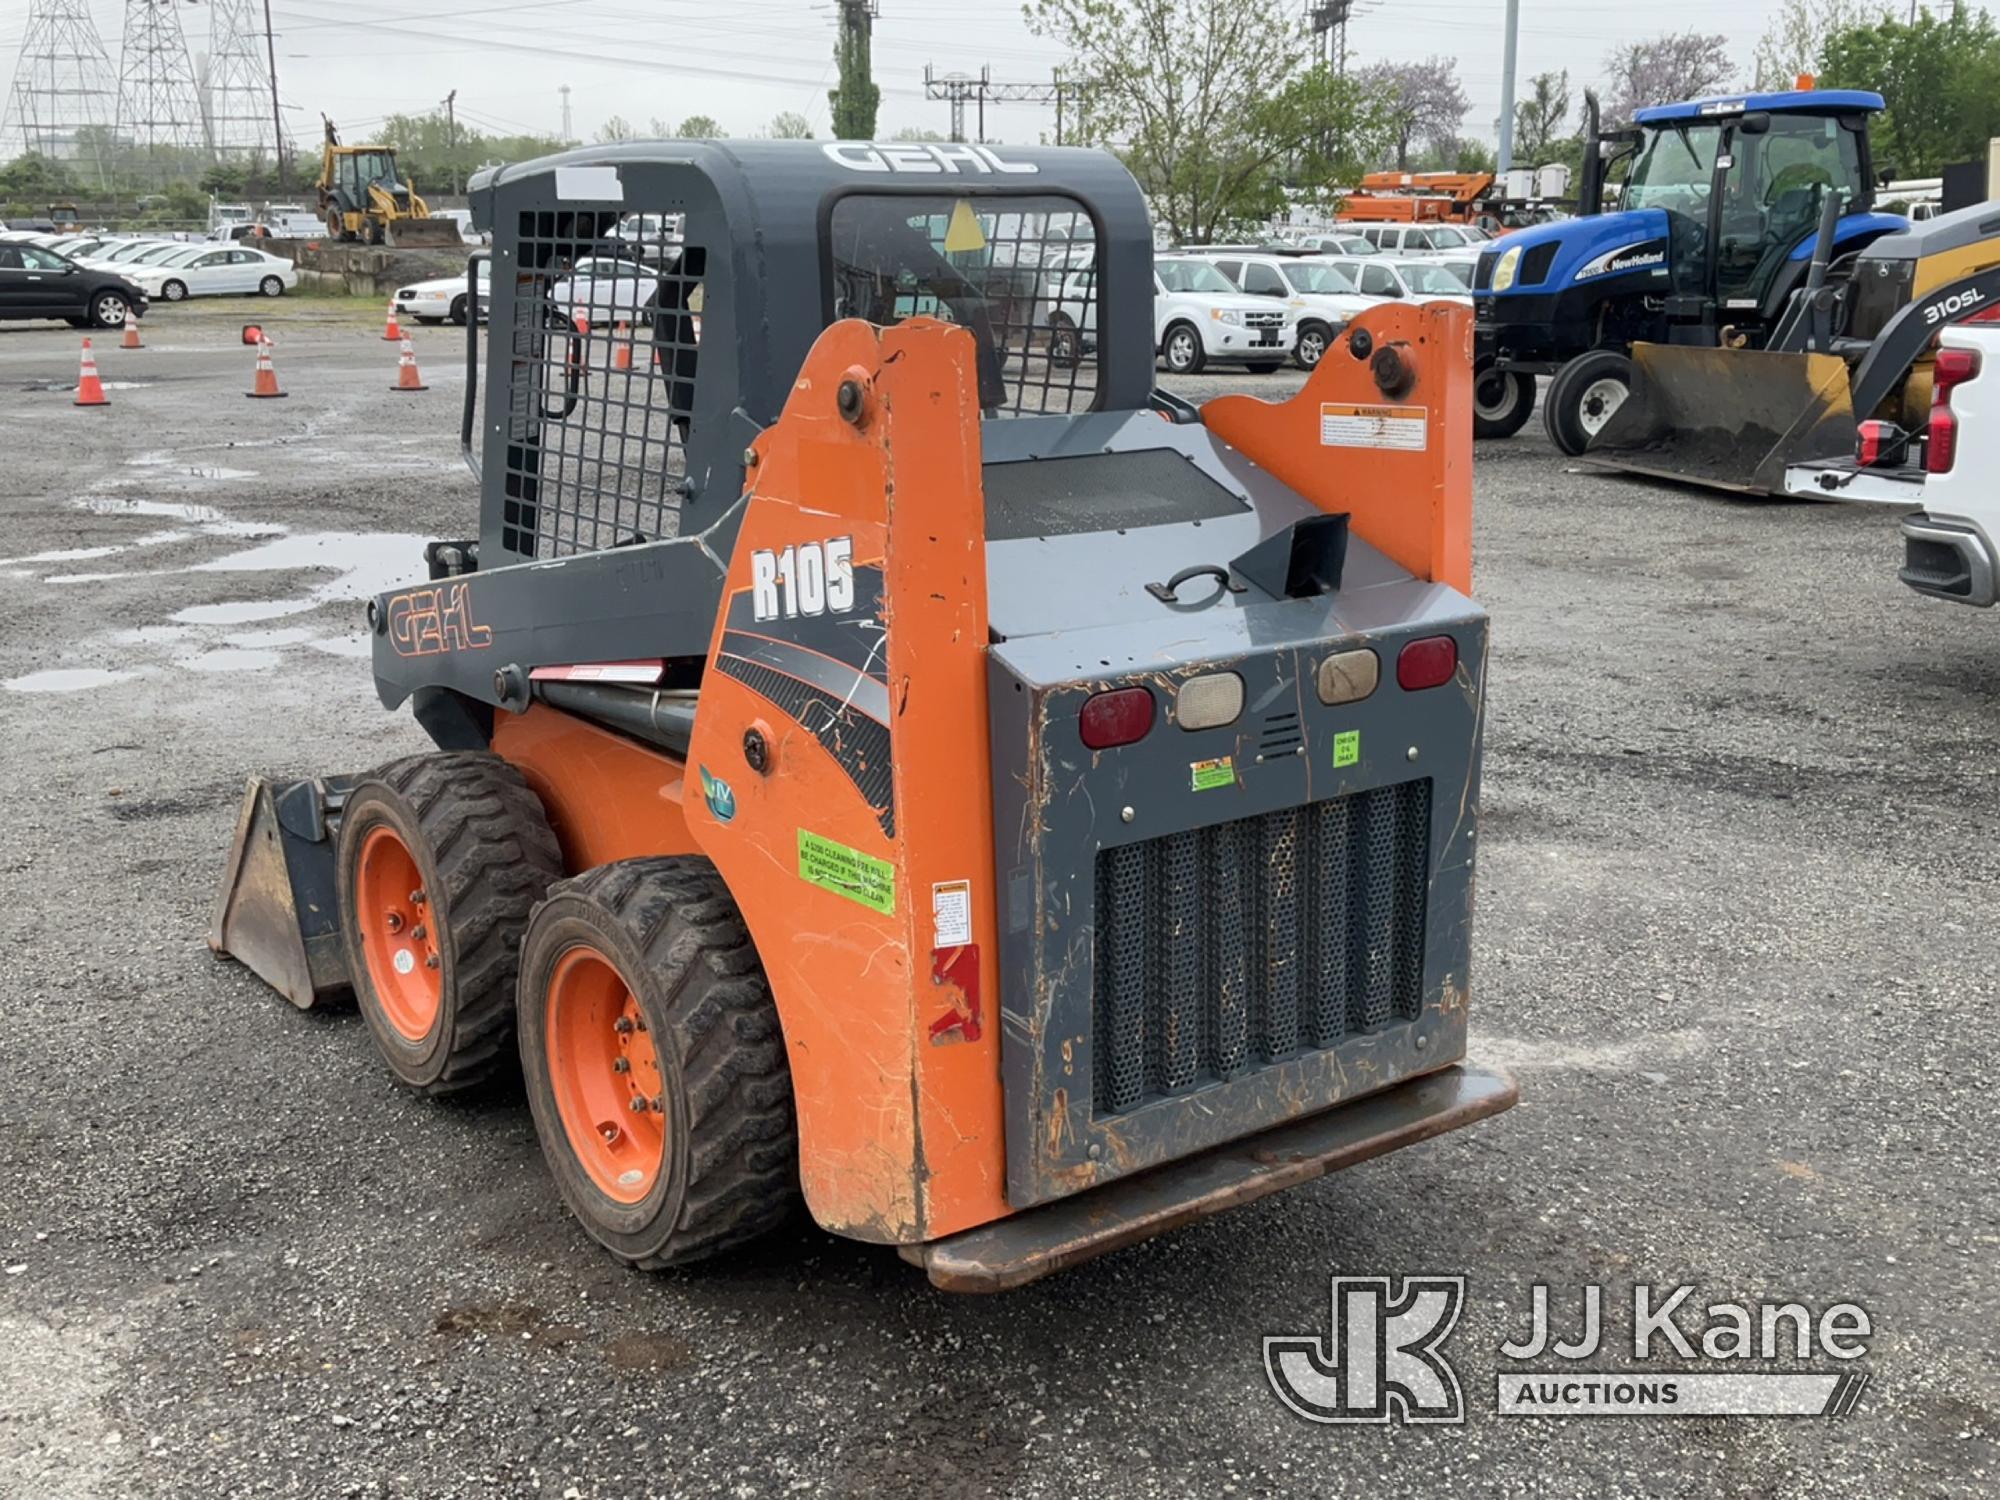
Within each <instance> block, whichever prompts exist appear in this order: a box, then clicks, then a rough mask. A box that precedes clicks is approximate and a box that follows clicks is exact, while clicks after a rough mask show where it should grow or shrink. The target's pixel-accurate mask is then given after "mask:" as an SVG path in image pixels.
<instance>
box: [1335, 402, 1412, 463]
mask: <svg viewBox="0 0 2000 1500" xmlns="http://www.w3.org/2000/svg"><path fill="white" fill-rule="evenodd" d="M1430 426H1431V424H1430V411H1429V409H1428V408H1426V407H1422V406H1362V405H1357V404H1355V403H1353V402H1348V401H1322V402H1321V403H1320V405H1319V441H1320V446H1321V447H1323V448H1394V449H1396V450H1398V451H1399V452H1403V453H1421V452H1423V451H1424V449H1425V448H1426V447H1428V446H1429V443H1430Z"/></svg>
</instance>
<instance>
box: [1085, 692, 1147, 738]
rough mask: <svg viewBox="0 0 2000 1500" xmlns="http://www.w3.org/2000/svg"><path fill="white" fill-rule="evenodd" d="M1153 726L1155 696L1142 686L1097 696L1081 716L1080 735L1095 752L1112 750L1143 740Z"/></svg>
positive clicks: (1092, 698)
mask: <svg viewBox="0 0 2000 1500" xmlns="http://www.w3.org/2000/svg"><path fill="white" fill-rule="evenodd" d="M1152 727H1153V695H1152V693H1151V692H1149V691H1148V690H1147V689H1145V688H1142V687H1132V688H1113V689H1112V690H1111V691H1110V692H1108V693H1097V694H1095V695H1093V696H1092V697H1091V699H1090V701H1089V702H1087V703H1085V704H1084V705H1083V712H1082V713H1081V714H1079V715H1077V720H1076V728H1077V733H1079V734H1080V735H1082V736H1083V742H1084V744H1086V745H1088V746H1089V747H1090V748H1091V749H1093V750H1112V749H1115V748H1117V747H1118V746H1119V745H1129V744H1131V743H1132V742H1133V741H1134V740H1143V739H1144V738H1145V737H1146V731H1147V730H1149V729H1151V728H1152Z"/></svg>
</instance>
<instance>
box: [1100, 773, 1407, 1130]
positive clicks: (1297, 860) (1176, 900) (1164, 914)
mask: <svg viewBox="0 0 2000 1500" xmlns="http://www.w3.org/2000/svg"><path fill="white" fill-rule="evenodd" d="M1430 814H1431V784H1430V782H1429V781H1409V782H1404V783H1402V784H1401V785H1399V786H1389V787H1376V788H1374V789H1372V790H1369V791H1365V792H1357V793H1355V794H1354V795H1352V796H1349V797H1342V798H1337V799H1334V800H1332V801H1327V802H1317V803H1313V804H1311V805H1310V806H1306V807H1293V808H1285V809H1281V810H1280V811H1277V812H1272V813H1266V814H1264V815H1263V816H1261V817H1255V818H1241V819H1238V820H1237V821H1235V822H1232V823H1222V824H1218V825H1216V826H1214V827H1211V828H1202V829H1196V830H1194V831H1191V832H1187V833H1176V834H1169V835H1168V836H1167V837H1165V838H1160V839H1151V840H1148V841H1147V842H1144V843H1139V844H1127V845H1125V846H1123V847H1121V848H1116V849H1106V850H1103V851H1101V852H1100V853H1099V855H1098V857H1097V891H1096V899H1097V912H1096V923H1097V928H1096V968H1095V973H1094V977H1093V993H1092V1018H1093V1019H1092V1026H1093V1030H1094V1036H1093V1039H1092V1041H1093V1048H1092V1051H1093V1057H1094V1059H1095V1070H1096V1077H1095V1095H1094V1097H1095V1111H1094V1112H1095V1113H1096V1114H1097V1115H1099V1116H1103V1115H1111V1114H1120V1113H1123V1112H1124V1111H1126V1110H1129V1109H1132V1108H1133V1107H1134V1106H1136V1105H1138V1104H1141V1103H1144V1102H1146V1101H1148V1100H1151V1099H1155V1098H1160V1097H1163V1096H1170V1095H1174V1094H1179V1093H1184V1092H1186V1091H1188V1090H1190V1089H1193V1088H1197V1087H1200V1086H1201V1085H1203V1084H1206V1083H1211V1082H1216V1081H1219V1080H1224V1079H1229V1078H1235V1077H1238V1076H1241V1075H1242V1074H1245V1073H1248V1072H1252V1071H1255V1070H1256V1069H1258V1068H1262V1067H1265V1066H1268V1065H1269V1064H1271V1063H1274V1062H1280V1061H1282V1060H1284V1059H1285V1058H1288V1057H1291V1056H1294V1055H1296V1054H1298V1053H1300V1052H1305V1051H1317V1050H1320V1049H1323V1048H1327V1047H1332V1046H1336V1045H1338V1044H1339V1043H1341V1042H1343V1041H1345V1040H1347V1039H1348V1038H1349V1037H1353V1036H1360V1035H1364V1034H1366V1033H1368V1032H1371V1031H1377V1030H1380V1029H1381V1028H1383V1027H1385V1026H1388V1025H1390V1024H1391V1023H1393V1022H1397V1021H1407V1020H1411V1019H1413V1018H1414V1017H1415V1016H1416V1014H1417V1012H1418V1010H1419V1008H1420V1007H1421V1005H1422V1002H1423V981H1424V975H1423V968H1424V919H1425V910H1426V899H1425V898H1426V892H1427V890H1428V887H1429V874H1430Z"/></svg>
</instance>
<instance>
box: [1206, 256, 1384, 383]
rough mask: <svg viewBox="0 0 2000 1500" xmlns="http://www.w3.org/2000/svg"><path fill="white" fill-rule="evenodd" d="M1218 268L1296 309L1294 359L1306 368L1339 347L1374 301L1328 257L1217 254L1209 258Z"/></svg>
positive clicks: (1243, 287)
mask: <svg viewBox="0 0 2000 1500" xmlns="http://www.w3.org/2000/svg"><path fill="white" fill-rule="evenodd" d="M1205 259H1207V260H1208V261H1209V263H1210V264H1212V265H1213V266H1214V267H1215V269H1216V270H1218V271H1220V272H1221V273H1222V274H1223V275H1224V276H1227V277H1228V278H1229V281H1230V284H1231V285H1232V286H1234V287H1235V288H1236V289H1237V290H1238V291H1239V292H1243V293H1244V294H1246V295H1248V296H1251V297H1263V298H1265V299H1267V300H1269V301H1272V302H1274V303H1279V304H1282V305H1283V306H1285V307H1288V308H1290V309H1291V310H1292V314H1293V317H1292V323H1293V326H1294V327H1295V328H1297V330H1298V342H1297V347H1296V348H1294V350H1293V351H1292V358H1293V359H1294V360H1295V361H1296V362H1297V363H1298V367H1299V368H1300V369H1301V370H1310V369H1311V368H1312V367H1313V366H1314V365H1316V364H1318V363H1319V360H1320V356H1321V355H1322V354H1324V353H1326V351H1327V350H1328V349H1330V348H1332V347H1333V341H1334V340H1335V339H1337V338H1339V337H1340V331H1341V330H1342V329H1343V328H1345V327H1346V326H1347V325H1348V324H1349V323H1350V322H1352V321H1353V320H1354V318H1355V316H1356V315H1357V314H1359V313H1362V312H1366V311H1367V310H1368V306H1369V303H1370V301H1371V300H1372V299H1370V298H1367V297H1364V296H1362V295H1361V292H1360V290H1359V289H1358V288H1357V287H1356V286H1355V285H1354V283H1353V282H1352V281H1350V280H1348V279H1347V277H1346V276H1345V275H1344V274H1343V273H1342V272H1340V271H1339V270H1337V269H1336V268H1334V267H1333V266H1330V265H1328V264H1327V263H1326V262H1325V261H1323V260H1309V259H1306V258H1305V257H1303V256H1295V255H1217V254H1211V255H1208V256H1206V257H1205Z"/></svg>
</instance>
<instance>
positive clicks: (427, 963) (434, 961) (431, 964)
mask: <svg viewBox="0 0 2000 1500" xmlns="http://www.w3.org/2000/svg"><path fill="white" fill-rule="evenodd" d="M437 966H438V956H437V955H436V954H435V953H433V954H432V955H431V956H430V957H429V958H427V959H425V960H424V967H425V968H426V969H435V968H436V967H437Z"/></svg>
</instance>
